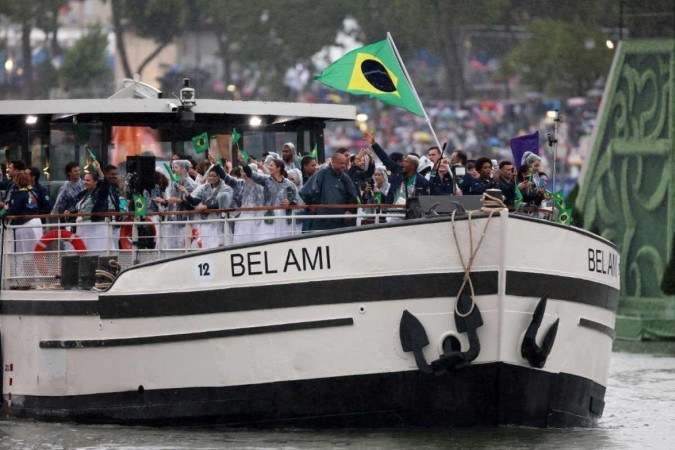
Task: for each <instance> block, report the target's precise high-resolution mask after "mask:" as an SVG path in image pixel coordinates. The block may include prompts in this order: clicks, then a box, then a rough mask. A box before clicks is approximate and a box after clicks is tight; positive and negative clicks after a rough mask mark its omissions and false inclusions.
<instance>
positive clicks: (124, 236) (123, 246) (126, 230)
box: [120, 217, 157, 250]
mask: <svg viewBox="0 0 675 450" xmlns="http://www.w3.org/2000/svg"><path fill="white" fill-rule="evenodd" d="M124 221H125V222H133V219H125V220H124ZM145 222H149V223H150V232H151V234H152V237H155V236H157V230H156V229H155V223H154V222H153V221H152V220H150V219H148V218H147V217H146V218H145ZM133 246H134V245H133V243H132V241H131V225H122V226H121V227H120V250H131V249H132V248H133Z"/></svg>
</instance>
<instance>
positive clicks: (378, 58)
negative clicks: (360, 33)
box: [314, 39, 424, 117]
mask: <svg viewBox="0 0 675 450" xmlns="http://www.w3.org/2000/svg"><path fill="white" fill-rule="evenodd" d="M314 79H315V80H317V81H318V82H319V83H322V84H325V85H326V86H330V87H332V88H335V89H337V90H339V91H343V92H348V93H350V94H355V95H367V96H369V97H370V98H374V99H376V100H379V101H381V102H383V103H387V104H388V105H392V106H397V107H399V108H403V109H405V110H407V111H410V112H411V113H413V114H416V115H418V116H422V117H423V116H424V109H423V108H422V105H421V104H420V102H419V100H418V99H417V96H416V95H415V93H414V91H413V88H412V85H411V84H410V81H408V78H407V77H406V75H405V72H404V71H403V68H402V67H401V64H400V63H399V61H398V58H397V57H396V54H395V53H394V49H393V48H392V45H391V43H390V42H389V41H388V40H387V39H384V40H382V41H379V42H375V43H374V44H370V45H366V46H365V47H361V48H357V49H356V50H352V51H351V52H349V53H347V54H346V55H344V56H343V57H342V58H340V59H338V60H337V61H335V62H334V63H333V64H331V65H330V66H328V67H327V68H326V69H325V70H324V71H323V72H321V73H320V74H319V75H316V76H315V77H314Z"/></svg>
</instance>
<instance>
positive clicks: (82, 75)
mask: <svg viewBox="0 0 675 450" xmlns="http://www.w3.org/2000/svg"><path fill="white" fill-rule="evenodd" d="M107 46H108V37H107V35H106V33H105V32H104V31H103V29H102V28H101V26H99V25H96V26H93V27H92V28H90V29H89V31H88V32H87V34H85V35H84V36H82V38H80V40H79V41H77V43H76V44H75V46H73V48H70V49H68V50H66V51H65V53H64V56H63V66H62V67H61V70H60V71H59V75H60V78H61V83H62V85H63V87H64V89H65V90H66V91H69V93H70V96H71V97H102V96H104V95H106V94H109V93H110V91H111V90H112V82H113V73H112V70H111V68H110V67H108V64H107V62H106V47H107Z"/></svg>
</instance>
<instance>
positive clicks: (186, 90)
mask: <svg viewBox="0 0 675 450" xmlns="http://www.w3.org/2000/svg"><path fill="white" fill-rule="evenodd" d="M178 99H179V100H180V102H181V103H182V104H183V106H184V107H186V108H188V109H189V108H192V107H193V106H195V105H196V104H197V101H196V99H195V90H194V89H193V88H191V87H190V79H189V78H183V88H182V89H181V90H180V93H179V96H178Z"/></svg>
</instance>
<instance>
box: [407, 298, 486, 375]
mask: <svg viewBox="0 0 675 450" xmlns="http://www.w3.org/2000/svg"><path fill="white" fill-rule="evenodd" d="M455 325H456V326H457V331H458V332H459V333H466V334H467V337H468V338H469V349H468V350H467V351H466V352H462V351H460V350H454V349H451V348H445V345H444V348H443V351H444V354H443V355H441V356H440V358H438V359H437V360H436V361H433V362H432V363H431V364H428V363H427V361H426V358H425V357H424V353H423V352H422V349H423V348H424V347H426V346H427V345H429V338H428V337H427V333H426V330H425V329H424V325H422V323H421V322H420V321H419V319H417V317H415V316H414V315H412V314H411V313H410V312H409V311H408V310H405V311H403V315H402V316H401V323H400V325H399V336H400V338H401V347H403V351H404V352H413V355H414V356H415V362H416V363H417V367H418V368H419V369H420V371H422V372H423V373H428V374H432V373H433V374H436V375H440V374H442V373H445V372H447V371H449V370H452V369H458V368H461V367H464V366H467V365H468V364H469V363H470V362H471V361H473V360H474V359H476V358H477V357H478V355H479V354H480V341H479V339H478V334H477V333H476V329H478V327H480V326H482V325H483V318H482V317H481V314H480V310H479V309H478V305H476V303H475V302H474V301H473V299H472V298H471V296H470V295H468V294H462V295H460V296H459V299H458V300H457V307H456V308H455Z"/></svg>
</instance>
